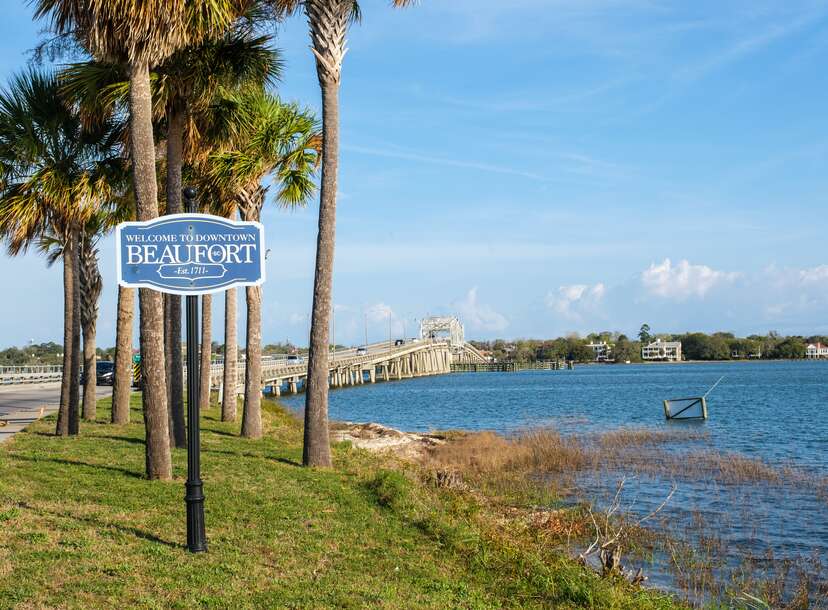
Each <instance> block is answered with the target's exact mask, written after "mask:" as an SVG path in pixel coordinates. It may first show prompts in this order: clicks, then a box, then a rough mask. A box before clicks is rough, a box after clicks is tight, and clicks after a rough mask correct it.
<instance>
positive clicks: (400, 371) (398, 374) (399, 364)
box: [396, 358, 403, 381]
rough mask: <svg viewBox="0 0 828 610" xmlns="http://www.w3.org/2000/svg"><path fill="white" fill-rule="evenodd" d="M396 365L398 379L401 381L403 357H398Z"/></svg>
mask: <svg viewBox="0 0 828 610" xmlns="http://www.w3.org/2000/svg"><path fill="white" fill-rule="evenodd" d="M396 367H397V381H400V380H401V379H402V377H403V373H402V367H403V361H402V359H401V358H398V359H397V362H396Z"/></svg>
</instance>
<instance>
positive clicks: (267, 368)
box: [0, 317, 487, 397]
mask: <svg viewBox="0 0 828 610" xmlns="http://www.w3.org/2000/svg"><path fill="white" fill-rule="evenodd" d="M485 362H487V359H486V357H485V356H484V355H483V354H481V353H480V351H478V350H477V349H476V348H475V347H474V346H472V345H471V344H470V343H467V342H466V341H465V337H464V332H463V325H462V323H461V322H460V320H458V319H457V318H454V317H432V318H425V319H424V320H422V322H421V323H420V336H419V337H417V338H414V339H407V340H398V341H383V342H379V343H373V344H371V345H366V346H362V347H357V348H349V349H344V350H337V351H335V352H333V353H332V354H331V357H330V360H329V365H328V368H329V383H330V385H331V387H336V388H339V387H343V386H352V385H360V384H363V383H375V382H376V381H377V380H381V381H391V380H401V379H410V378H413V377H422V376H425V375H443V374H446V373H450V372H451V371H452V366H455V368H456V367H457V365H474V364H482V363H485ZM245 368H246V367H245V362H244V361H243V360H242V361H239V362H238V363H237V366H236V383H237V392H238V393H242V392H243V391H244V375H245ZM61 369H62V367H60V366H48V367H45V366H25V367H0V385H4V384H6V385H11V384H15V385H16V384H21V383H44V382H48V381H59V380H60V378H61V375H62V370H61ZM185 371H186V369H185ZM307 376H308V365H307V362H306V361H305V360H304V359H300V360H291V359H290V357H289V356H288V355H286V354H283V355H279V356H265V357H263V358H262V388H263V389H264V388H267V389H269V390H270V392H271V393H273V394H275V395H277V396H278V395H281V393H282V390H283V389H285V390H286V391H288V392H291V393H296V392H298V391H299V389H300V387H301V386H302V385H303V384H304V382H305V380H306V379H307ZM223 377H224V365H223V364H222V363H216V364H213V365H211V367H210V385H211V387H212V388H213V389H219V390H221V389H222V384H223ZM222 394H223V392H221V391H220V392H219V396H220V397H221V396H222Z"/></svg>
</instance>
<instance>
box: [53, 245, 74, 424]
mask: <svg viewBox="0 0 828 610" xmlns="http://www.w3.org/2000/svg"><path fill="white" fill-rule="evenodd" d="M70 252H72V234H71V232H67V239H66V243H65V244H64V246H63V376H62V377H61V380H60V407H59V408H58V417H57V426H56V427H55V434H56V435H58V436H68V435H69V386H70V385H71V380H72V353H73V352H72V329H73V328H74V315H75V308H74V299H75V281H76V278H75V274H74V267H73V266H72V256H71V255H70Z"/></svg>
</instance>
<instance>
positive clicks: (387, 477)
mask: <svg viewBox="0 0 828 610" xmlns="http://www.w3.org/2000/svg"><path fill="white" fill-rule="evenodd" d="M367 487H368V489H369V490H370V491H371V492H372V493H373V494H374V495H375V496H376V499H377V502H378V503H379V505H380V506H384V507H386V508H390V509H391V510H394V511H397V512H399V511H402V510H404V509H405V508H406V507H408V506H409V505H410V500H411V482H410V481H409V480H408V479H407V478H405V475H404V474H403V473H401V472H398V471H396V470H379V471H377V473H376V474H375V475H374V476H373V477H372V478H371V479H369V480H368V483H367Z"/></svg>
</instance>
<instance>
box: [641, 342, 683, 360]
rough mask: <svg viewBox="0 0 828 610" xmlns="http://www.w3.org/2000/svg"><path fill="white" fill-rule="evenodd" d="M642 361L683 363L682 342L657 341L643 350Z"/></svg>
mask: <svg viewBox="0 0 828 610" xmlns="http://www.w3.org/2000/svg"><path fill="white" fill-rule="evenodd" d="M641 359H642V360H663V361H665V362H680V361H681V341H662V340H661V339H656V340H655V341H653V342H652V343H650V344H649V345H645V346H644V347H642V348H641Z"/></svg>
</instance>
